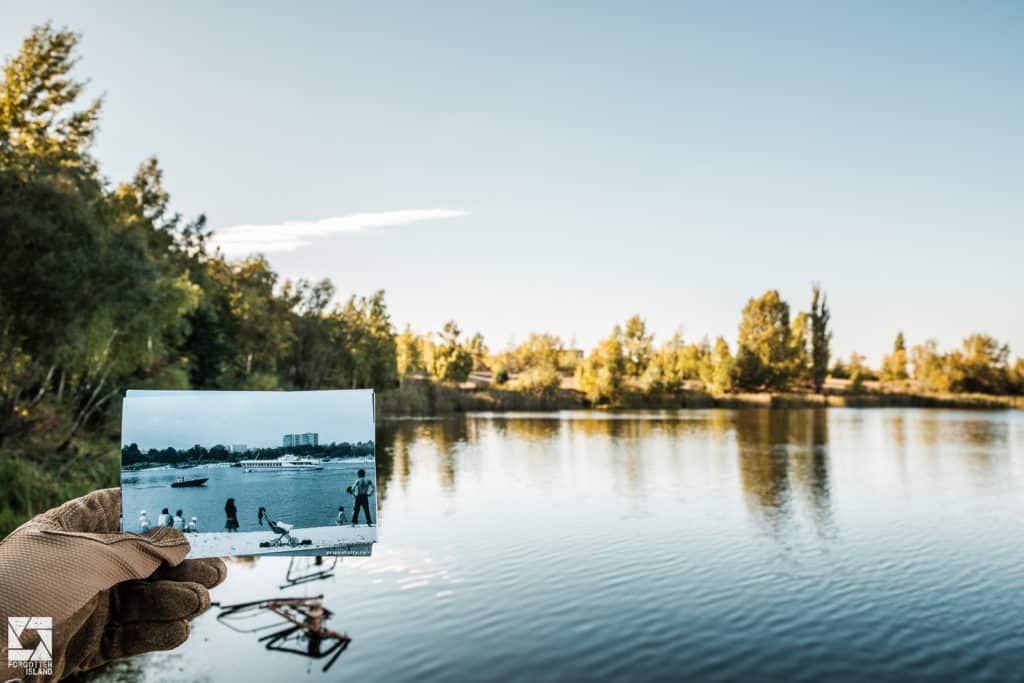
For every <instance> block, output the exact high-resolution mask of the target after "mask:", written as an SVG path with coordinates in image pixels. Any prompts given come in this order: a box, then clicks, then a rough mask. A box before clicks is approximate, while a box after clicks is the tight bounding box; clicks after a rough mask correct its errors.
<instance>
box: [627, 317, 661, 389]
mask: <svg viewBox="0 0 1024 683" xmlns="http://www.w3.org/2000/svg"><path fill="white" fill-rule="evenodd" d="M622 350H623V360H624V370H625V373H626V375H628V376H629V377H640V376H641V375H643V374H644V371H645V370H646V369H647V366H648V364H650V362H651V357H652V356H653V354H654V336H653V335H651V334H648V332H647V324H646V323H645V322H644V321H643V318H641V317H640V316H638V315H634V316H632V317H631V318H629V320H627V321H626V329H625V331H624V333H623V335H622Z"/></svg>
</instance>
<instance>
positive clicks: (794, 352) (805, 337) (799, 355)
mask: <svg viewBox="0 0 1024 683" xmlns="http://www.w3.org/2000/svg"><path fill="white" fill-rule="evenodd" d="M789 347H790V348H789V362H790V371H789V376H790V380H791V381H795V382H799V383H801V384H804V383H808V382H812V381H813V374H812V373H813V369H814V368H813V363H812V354H811V316H810V314H808V313H797V314H796V317H794V318H793V320H792V321H791V322H790V323H789Z"/></svg>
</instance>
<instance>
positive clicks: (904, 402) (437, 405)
mask: <svg viewBox="0 0 1024 683" xmlns="http://www.w3.org/2000/svg"><path fill="white" fill-rule="evenodd" d="M707 408H938V409H962V410H1024V396H997V395H988V394H926V393H915V392H880V391H873V392H864V393H858V394H853V393H845V392H837V391H834V390H829V389H827V388H826V392H825V393H822V394H816V393H813V392H809V391H790V392H756V393H735V394H724V395H720V396H715V395H712V394H709V393H706V392H703V391H698V390H684V391H681V392H679V393H676V394H653V395H652V394H644V393H641V392H638V391H628V390H627V391H625V392H624V393H623V395H622V397H621V398H620V399H619V400H618V401H616V402H615V403H614V404H610V405H591V404H590V403H589V402H588V401H587V400H586V399H585V398H584V396H583V395H582V394H580V393H579V392H577V391H574V390H571V389H560V390H559V391H558V392H556V393H554V394H549V395H537V394H531V393H527V392H521V391H512V390H508V389H498V388H491V387H486V388H480V387H476V388H469V387H465V386H456V385H444V384H436V383H432V382H415V383H413V382H409V383H407V384H406V386H404V387H401V388H398V389H388V390H385V391H382V392H380V393H379V394H377V416H378V417H379V418H393V417H443V416H446V415H457V414H461V413H469V412H543V411H553V410H586V409H596V410H642V409H654V410H686V409H707Z"/></svg>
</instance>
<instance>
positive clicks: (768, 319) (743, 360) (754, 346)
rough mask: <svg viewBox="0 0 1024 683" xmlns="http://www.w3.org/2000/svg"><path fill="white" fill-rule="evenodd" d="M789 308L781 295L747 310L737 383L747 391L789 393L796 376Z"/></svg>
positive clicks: (755, 301) (750, 305) (755, 302)
mask: <svg viewBox="0 0 1024 683" xmlns="http://www.w3.org/2000/svg"><path fill="white" fill-rule="evenodd" d="M791 335H792V332H791V330H790V326H789V304H787V303H786V302H785V301H783V300H782V297H780V296H779V293H778V291H776V290H774V289H773V290H769V291H767V292H765V293H764V294H763V295H762V296H761V297H760V298H758V299H750V300H749V301H748V302H747V305H746V306H745V307H744V309H743V319H742V321H741V322H740V329H739V349H738V351H737V353H736V383H737V384H738V385H739V386H740V387H741V388H744V389H785V388H786V387H787V386H788V384H789V381H790V378H791V376H792V368H793V361H792V358H793V345H792V342H791Z"/></svg>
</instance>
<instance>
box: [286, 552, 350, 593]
mask: <svg viewBox="0 0 1024 683" xmlns="http://www.w3.org/2000/svg"><path fill="white" fill-rule="evenodd" d="M330 560H331V561H330V563H328V564H324V558H323V556H321V555H317V556H316V557H315V558H312V561H311V560H310V558H308V557H293V558H291V559H290V560H289V561H288V572H287V573H286V574H285V577H284V583H283V584H281V588H282V589H284V588H291V587H292V586H298V585H301V584H303V583H309V582H311V581H322V580H323V579H329V578H330V577H332V576H334V569H335V568H336V567H337V566H338V558H337V557H336V556H335V557H332V558H330Z"/></svg>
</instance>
